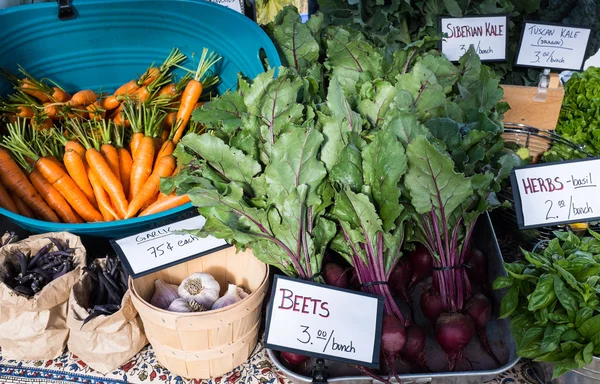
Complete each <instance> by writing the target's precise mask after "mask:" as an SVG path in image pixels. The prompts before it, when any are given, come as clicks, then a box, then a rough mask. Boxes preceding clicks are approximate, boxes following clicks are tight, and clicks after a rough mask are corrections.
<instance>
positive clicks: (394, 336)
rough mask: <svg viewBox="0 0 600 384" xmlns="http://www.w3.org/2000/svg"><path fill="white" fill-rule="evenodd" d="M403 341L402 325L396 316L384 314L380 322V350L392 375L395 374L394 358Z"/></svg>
mask: <svg viewBox="0 0 600 384" xmlns="http://www.w3.org/2000/svg"><path fill="white" fill-rule="evenodd" d="M405 343H406V331H405V329H404V325H403V324H402V323H401V322H400V320H398V318H397V317H396V316H393V315H384V316H383V322H382V324H381V352H382V353H383V357H384V359H385V361H386V363H387V365H388V366H389V368H390V370H391V371H392V373H393V374H394V376H397V373H396V359H397V358H398V355H399V354H400V351H401V350H402V348H404V344H405Z"/></svg>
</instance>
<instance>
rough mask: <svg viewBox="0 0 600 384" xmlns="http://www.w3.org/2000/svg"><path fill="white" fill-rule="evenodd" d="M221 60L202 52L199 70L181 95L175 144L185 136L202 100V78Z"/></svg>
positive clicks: (206, 51) (204, 51) (205, 51)
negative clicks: (191, 118)
mask: <svg viewBox="0 0 600 384" xmlns="http://www.w3.org/2000/svg"><path fill="white" fill-rule="evenodd" d="M217 61H219V58H217V56H216V55H215V54H210V55H208V50H207V49H206V48H205V49H204V50H203V51H202V57H201V58H200V63H199V64H198V69H197V70H196V73H195V75H194V78H193V79H191V80H190V81H189V82H188V83H187V85H186V86H185V90H184V91H183V93H182V94H181V105H180V106H179V110H178V111H177V120H176V121H177V124H178V126H177V130H176V131H175V135H174V136H173V142H174V143H175V144H177V143H178V142H179V140H180V139H181V136H182V135H183V131H184V130H185V128H186V127H187V125H188V123H189V121H190V117H191V116H192V112H193V111H194V108H195V107H196V103H198V100H199V99H200V96H201V95H202V90H203V86H202V82H201V80H202V78H203V77H204V74H205V73H206V72H207V71H208V70H209V69H210V68H211V67H212V66H213V65H214V64H215V63H216V62H217Z"/></svg>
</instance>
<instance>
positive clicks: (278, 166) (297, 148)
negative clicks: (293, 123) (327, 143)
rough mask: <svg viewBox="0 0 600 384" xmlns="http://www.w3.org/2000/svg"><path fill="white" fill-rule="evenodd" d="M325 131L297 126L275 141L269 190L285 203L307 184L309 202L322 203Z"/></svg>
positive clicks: (273, 195) (269, 173) (276, 200)
mask: <svg viewBox="0 0 600 384" xmlns="http://www.w3.org/2000/svg"><path fill="white" fill-rule="evenodd" d="M322 142H323V135H322V134H321V133H320V132H319V131H317V130H316V129H314V128H308V129H302V128H294V129H292V130H291V131H289V132H287V133H284V134H282V135H281V137H280V138H279V139H278V140H277V141H276V142H275V144H274V145H273V149H272V155H271V162H270V164H269V165H267V167H266V168H265V175H266V180H267V184H268V185H269V194H270V196H271V198H272V199H273V201H274V202H275V203H276V204H279V203H281V202H282V201H283V200H285V199H286V197H287V196H288V195H289V194H291V193H292V192H293V191H294V190H295V189H296V188H297V187H299V186H300V185H306V187H307V201H306V204H307V205H316V204H318V203H319V196H318V194H317V187H318V186H319V184H320V183H321V182H322V181H323V179H324V178H325V174H326V171H325V166H324V165H323V163H322V162H320V161H319V160H318V158H317V156H318V151H319V148H320V146H321V143H322Z"/></svg>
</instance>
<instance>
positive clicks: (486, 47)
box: [439, 15, 508, 61]
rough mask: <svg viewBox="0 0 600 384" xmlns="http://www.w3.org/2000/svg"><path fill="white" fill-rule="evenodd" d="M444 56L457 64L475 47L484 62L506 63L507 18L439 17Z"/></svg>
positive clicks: (503, 16)
mask: <svg viewBox="0 0 600 384" xmlns="http://www.w3.org/2000/svg"><path fill="white" fill-rule="evenodd" d="M439 24H440V26H439V28H440V31H441V32H442V33H443V34H446V35H447V37H445V38H444V39H443V40H442V43H441V49H442V53H443V54H444V55H446V57H447V58H448V60H450V61H458V59H460V57H461V56H462V55H464V54H465V52H467V50H468V49H469V47H470V46H471V45H472V46H473V47H474V48H475V52H476V53H477V54H478V55H479V57H480V58H481V61H504V60H506V44H507V33H508V16H505V15H502V16H483V17H480V16H478V17H462V18H454V17H440V19H439Z"/></svg>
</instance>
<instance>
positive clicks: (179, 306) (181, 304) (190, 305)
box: [167, 298, 206, 313]
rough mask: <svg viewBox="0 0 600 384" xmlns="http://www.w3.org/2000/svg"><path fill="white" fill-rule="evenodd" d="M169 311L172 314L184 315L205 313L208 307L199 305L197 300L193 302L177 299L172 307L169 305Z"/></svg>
mask: <svg viewBox="0 0 600 384" xmlns="http://www.w3.org/2000/svg"><path fill="white" fill-rule="evenodd" d="M167 311H171V312H180V313H184V312H204V311H206V307H204V306H202V305H200V304H198V302H196V301H195V300H191V299H188V300H186V299H182V298H179V299H176V300H174V301H173V302H172V303H171V305H169V308H167Z"/></svg>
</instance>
